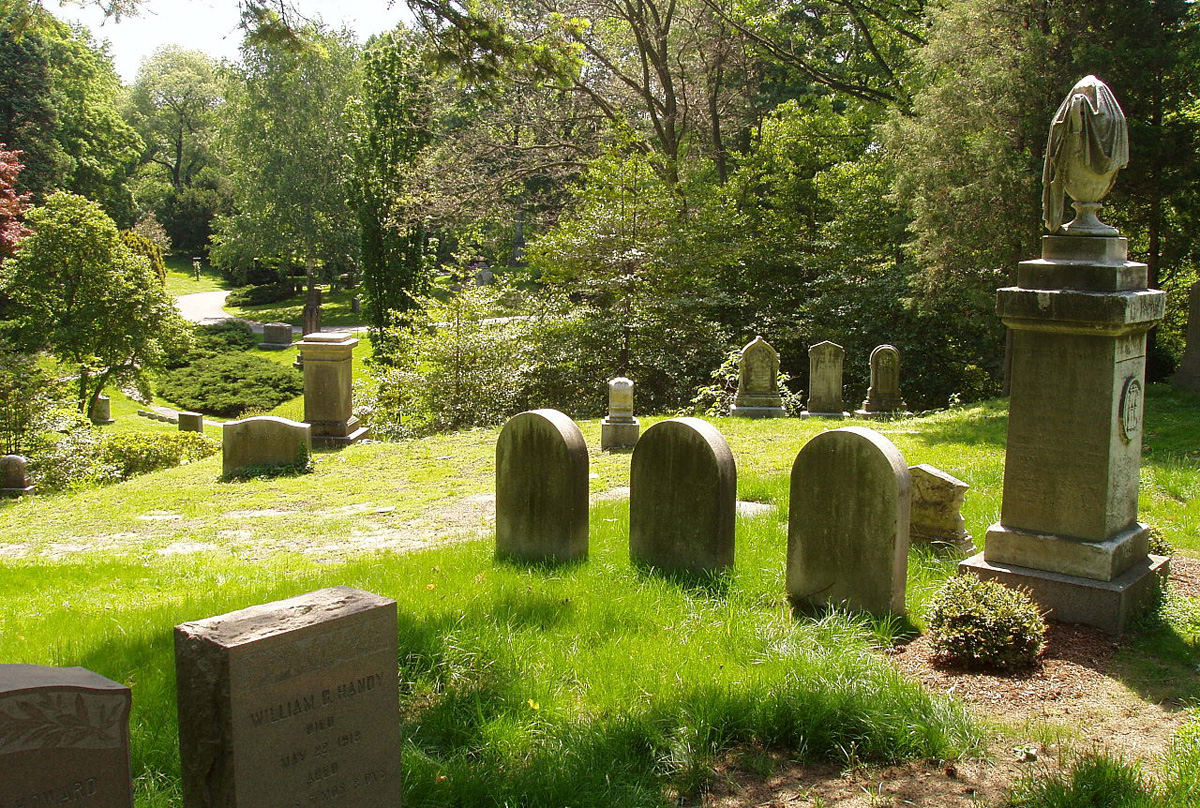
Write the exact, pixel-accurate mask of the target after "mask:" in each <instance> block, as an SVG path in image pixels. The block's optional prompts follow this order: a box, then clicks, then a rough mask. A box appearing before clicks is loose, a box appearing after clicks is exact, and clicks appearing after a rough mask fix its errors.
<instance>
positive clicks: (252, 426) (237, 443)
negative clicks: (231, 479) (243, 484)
mask: <svg viewBox="0 0 1200 808" xmlns="http://www.w3.org/2000/svg"><path fill="white" fill-rule="evenodd" d="M311 452H312V427H310V426H309V425H308V424H301V423H298V422H296V421H290V420H288V419H287V418H280V417H278V416H275V415H259V416H255V417H254V418H243V419H242V420H240V421H226V422H225V423H224V424H223V425H222V426H221V471H222V473H223V474H225V475H230V474H236V473H238V472H239V471H242V470H243V469H245V468H247V467H250V466H288V465H292V464H294V463H300V462H301V461H302V460H303V459H304V458H306V457H308V455H309V453H311Z"/></svg>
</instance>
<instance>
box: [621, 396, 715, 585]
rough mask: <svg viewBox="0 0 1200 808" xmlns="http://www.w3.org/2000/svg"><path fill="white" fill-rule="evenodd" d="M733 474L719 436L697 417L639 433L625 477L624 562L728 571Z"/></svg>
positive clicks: (668, 568) (662, 423) (684, 569)
mask: <svg viewBox="0 0 1200 808" xmlns="http://www.w3.org/2000/svg"><path fill="white" fill-rule="evenodd" d="M736 516H737V467H736V464H735V463H734V459H733V453H732V452H731V451H730V450H729V445H728V444H727V443H726V442H725V438H724V437H722V435H721V433H720V432H718V431H717V429H716V428H715V427H714V426H713V425H712V424H710V423H708V422H707V421H702V420H700V419H699V418H672V419H670V420H668V421H659V422H658V423H657V424H655V425H654V426H652V427H650V428H649V429H647V430H646V434H644V435H642V437H641V439H640V440H639V441H638V444H637V446H636V447H634V450H633V459H632V461H631V463H630V470H629V555H630V558H631V559H632V561H633V562H634V563H635V564H640V565H644V566H650V567H655V568H657V569H661V570H666V571H679V572H690V573H703V572H720V571H722V570H725V569H728V568H729V567H732V566H733V557H734V542H733V529H734V522H735V519H736Z"/></svg>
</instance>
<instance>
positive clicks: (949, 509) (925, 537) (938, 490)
mask: <svg viewBox="0 0 1200 808" xmlns="http://www.w3.org/2000/svg"><path fill="white" fill-rule="evenodd" d="M908 471H909V473H910V474H911V475H912V519H911V521H910V523H909V524H910V528H909V538H910V540H911V541H912V543H913V544H921V543H924V544H932V545H935V546H939V547H949V548H952V549H955V550H959V551H964V552H967V551H970V552H974V549H975V544H974V543H973V542H972V541H971V536H970V534H968V533H967V523H966V521H965V520H964V519H963V517H962V505H963V498H964V497H965V496H966V494H967V490H968V489H969V488H970V486H969V485H967V484H966V483H964V482H963V481H962V480H960V479H958V478H957V477H955V476H953V475H951V474H947V473H946V472H944V471H942V470H941V469H938V468H934V467H933V466H930V465H928V464H925V463H922V464H921V465H919V466H913V467H912V468H910V469H909V470H908Z"/></svg>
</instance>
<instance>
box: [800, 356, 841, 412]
mask: <svg viewBox="0 0 1200 808" xmlns="http://www.w3.org/2000/svg"><path fill="white" fill-rule="evenodd" d="M845 358H846V349H845V348H843V347H842V346H841V345H838V344H837V343H834V342H829V341H828V340H826V341H825V342H819V343H817V344H816V345H814V346H812V347H811V348H809V349H808V409H806V410H805V411H804V412H802V413H800V417H801V418H845V417H847V416H848V415H849V413H847V412H845V404H843V402H842V363H843V362H844V361H845Z"/></svg>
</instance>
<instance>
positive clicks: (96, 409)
mask: <svg viewBox="0 0 1200 808" xmlns="http://www.w3.org/2000/svg"><path fill="white" fill-rule="evenodd" d="M88 418H90V419H91V422H92V423H93V424H113V423H116V420H115V419H114V418H113V417H112V400H111V399H109V397H108V396H96V400H95V401H93V402H92V408H91V410H89V411H88Z"/></svg>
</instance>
